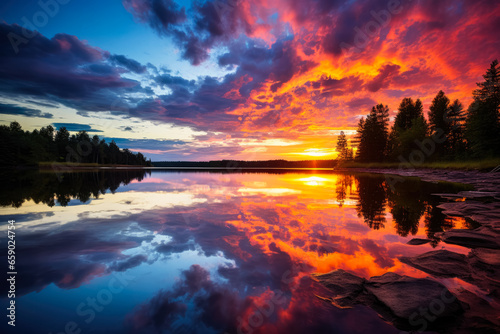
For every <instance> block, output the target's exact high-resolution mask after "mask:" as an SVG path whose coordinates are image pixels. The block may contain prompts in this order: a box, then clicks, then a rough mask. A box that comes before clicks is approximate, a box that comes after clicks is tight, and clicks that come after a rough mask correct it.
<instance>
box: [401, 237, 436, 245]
mask: <svg viewBox="0 0 500 334" xmlns="http://www.w3.org/2000/svg"><path fill="white" fill-rule="evenodd" d="M431 241H432V240H430V239H419V238H413V239H411V240H410V241H408V242H407V243H406V244H407V245H412V246H419V245H425V244H428V243H429V242H431Z"/></svg>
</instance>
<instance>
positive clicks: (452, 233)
mask: <svg viewBox="0 0 500 334" xmlns="http://www.w3.org/2000/svg"><path fill="white" fill-rule="evenodd" d="M349 171H350V172H353V171H354V172H368V173H378V174H384V175H385V176H386V178H387V184H388V186H390V184H391V182H405V181H404V178H402V177H419V178H421V179H422V180H423V181H427V182H443V181H445V182H456V183H464V184H470V185H472V186H473V187H474V190H471V191H462V192H460V193H458V194H436V195H438V196H441V198H442V199H443V203H442V204H441V205H439V206H438V207H439V208H442V209H443V210H444V213H445V214H446V215H448V216H452V217H465V218H469V219H472V220H474V221H475V222H477V223H478V224H479V225H480V226H479V227H478V228H476V229H474V230H464V229H451V230H448V231H445V232H441V233H438V234H436V236H437V237H438V238H439V239H440V240H441V241H442V242H443V243H447V244H453V245H459V246H462V247H465V248H468V249H470V251H469V253H468V254H467V255H464V254H459V253H455V252H452V251H449V250H444V249H443V250H435V251H430V252H424V253H422V254H420V255H417V256H413V257H401V258H400V259H399V260H400V261H401V262H403V263H405V264H407V265H409V266H411V267H414V268H416V269H418V270H420V271H422V272H425V273H426V274H428V275H429V276H428V277H427V278H412V277H408V276H401V275H398V274H396V273H390V272H389V273H386V274H384V275H382V276H377V277H371V278H370V279H364V278H361V277H358V276H356V275H353V274H352V273H349V272H346V271H344V270H340V269H339V270H335V271H333V272H330V273H327V274H322V275H315V279H317V280H318V282H319V283H321V284H322V285H323V286H324V287H325V288H326V289H327V290H328V291H329V295H328V296H321V297H320V298H322V299H324V300H325V301H327V302H330V303H332V304H333V305H335V306H338V307H342V308H344V307H354V306H355V305H365V306H368V307H370V308H372V309H373V310H375V311H376V312H377V313H378V314H379V315H380V316H381V317H382V318H383V319H384V320H386V321H388V322H390V323H392V324H393V325H394V326H395V327H396V328H398V329H400V330H403V331H408V332H412V333H413V332H415V333H417V332H423V331H426V332H427V331H431V332H438V333H500V172H489V173H486V172H479V171H457V170H436V169H415V170H404V169H402V170H396V169H349ZM428 242H430V240H427V239H413V240H410V241H409V242H408V244H410V245H415V246H418V245H422V244H426V243H428ZM440 279H458V280H460V281H463V282H465V284H464V287H462V288H460V290H459V291H454V293H452V292H450V291H449V290H448V289H447V288H446V287H445V286H444V285H443V284H441V283H440V282H439V280H440Z"/></svg>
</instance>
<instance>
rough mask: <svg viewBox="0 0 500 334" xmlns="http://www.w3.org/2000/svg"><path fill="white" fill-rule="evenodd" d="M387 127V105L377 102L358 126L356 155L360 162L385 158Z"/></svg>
mask: <svg viewBox="0 0 500 334" xmlns="http://www.w3.org/2000/svg"><path fill="white" fill-rule="evenodd" d="M388 128H389V107H388V106H384V105H383V104H379V105H377V106H375V107H373V108H372V110H371V112H370V114H369V115H368V116H367V117H366V121H364V122H363V123H362V124H361V121H360V126H358V137H359V138H360V139H359V146H358V154H357V156H356V158H357V160H358V161H362V162H380V161H383V160H384V158H385V153H386V148H387V142H388Z"/></svg>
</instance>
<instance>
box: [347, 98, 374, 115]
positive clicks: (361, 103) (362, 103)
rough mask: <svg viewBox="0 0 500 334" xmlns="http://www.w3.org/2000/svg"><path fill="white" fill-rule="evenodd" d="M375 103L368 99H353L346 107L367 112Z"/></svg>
mask: <svg viewBox="0 0 500 334" xmlns="http://www.w3.org/2000/svg"><path fill="white" fill-rule="evenodd" d="M376 104H377V102H376V101H375V100H373V99H371V98H369V97H359V98H358V97H355V98H353V99H351V100H350V101H349V102H347V106H348V107H349V108H351V109H352V110H358V111H359V110H362V111H367V112H368V111H369V110H370V109H371V108H372V107H373V106H374V105H376Z"/></svg>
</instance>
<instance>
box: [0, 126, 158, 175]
mask: <svg viewBox="0 0 500 334" xmlns="http://www.w3.org/2000/svg"><path fill="white" fill-rule="evenodd" d="M0 149H1V152H2V154H1V155H0V162H1V164H2V166H23V165H24V166H32V165H37V164H38V163H40V162H76V163H95V164H99V165H140V166H151V161H150V160H146V158H145V157H144V155H143V154H142V153H140V152H138V153H133V152H131V151H129V150H128V149H121V148H119V147H118V145H117V144H116V143H115V141H114V140H112V141H111V142H110V143H109V144H108V143H106V141H105V140H104V139H100V138H99V136H97V135H94V136H93V137H92V138H90V136H89V134H88V133H87V132H86V131H79V132H78V133H76V134H73V135H70V133H69V131H68V130H67V129H66V128H65V127H60V128H59V129H58V130H57V131H56V130H55V129H54V127H53V126H51V125H49V126H46V127H42V128H41V129H39V130H38V129H37V130H33V131H32V132H30V131H24V130H23V129H22V127H21V125H20V124H19V123H18V122H12V123H10V125H9V126H7V125H1V126H0Z"/></svg>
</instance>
